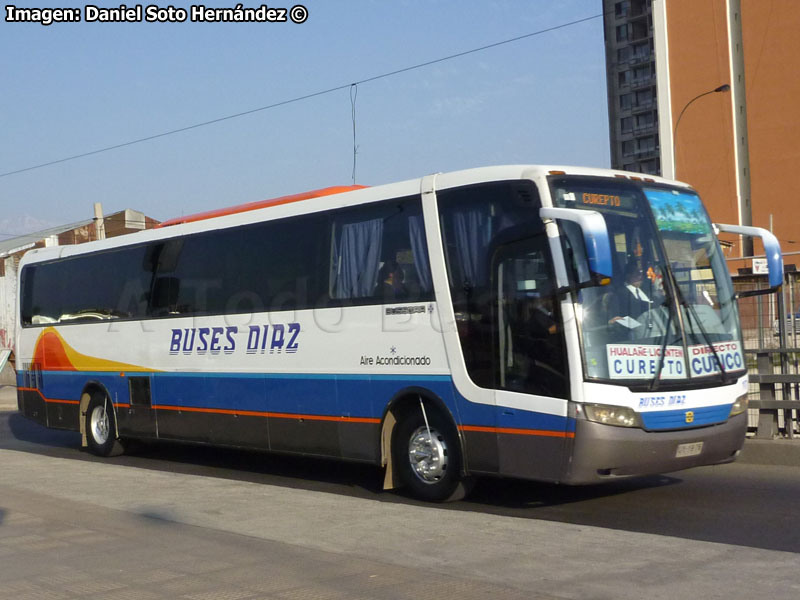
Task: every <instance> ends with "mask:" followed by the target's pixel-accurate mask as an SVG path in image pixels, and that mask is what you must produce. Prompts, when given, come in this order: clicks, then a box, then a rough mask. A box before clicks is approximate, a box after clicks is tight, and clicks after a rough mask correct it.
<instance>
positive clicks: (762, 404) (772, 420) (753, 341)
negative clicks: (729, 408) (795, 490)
mask: <svg viewBox="0 0 800 600" xmlns="http://www.w3.org/2000/svg"><path fill="white" fill-rule="evenodd" d="M733 283H734V288H735V290H736V292H746V291H751V290H760V289H766V288H767V287H769V284H768V283H767V277H766V275H740V276H737V277H734V278H733ZM739 315H740V317H741V321H742V335H743V337H744V347H745V355H746V357H747V366H748V371H749V375H750V389H749V399H750V406H751V409H750V411H749V413H748V416H749V420H748V424H749V427H750V430H751V432H752V433H754V434H755V435H756V436H757V437H762V438H774V437H777V436H786V437H795V436H798V435H800V431H799V430H798V427H800V423H798V416H800V415H799V413H800V272H789V273H786V275H785V280H784V286H783V288H782V290H781V291H779V292H777V293H772V294H766V295H763V296H752V297H745V298H740V299H739Z"/></svg>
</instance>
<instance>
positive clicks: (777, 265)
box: [714, 223, 783, 296]
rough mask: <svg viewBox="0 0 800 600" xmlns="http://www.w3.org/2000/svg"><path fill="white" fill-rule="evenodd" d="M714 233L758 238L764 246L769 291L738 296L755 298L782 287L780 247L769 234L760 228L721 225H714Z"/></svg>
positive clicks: (758, 291) (745, 293)
mask: <svg viewBox="0 0 800 600" xmlns="http://www.w3.org/2000/svg"><path fill="white" fill-rule="evenodd" d="M714 229H715V233H716V234H717V235H719V233H734V234H738V235H746V236H748V237H759V238H761V242H762V243H763V244H764V251H765V253H766V255H767V267H768V269H769V289H766V290H757V291H755V292H743V293H741V294H739V295H740V296H757V295H760V294H769V293H772V292H774V291H775V290H777V289H778V288H779V287H781V286H782V285H783V256H782V255H781V245H780V242H778V238H776V237H775V236H774V235H773V234H772V233H771V232H769V231H767V230H766V229H763V228H761V227H746V226H744V225H722V224H719V223H714Z"/></svg>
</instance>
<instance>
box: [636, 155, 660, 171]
mask: <svg viewBox="0 0 800 600" xmlns="http://www.w3.org/2000/svg"><path fill="white" fill-rule="evenodd" d="M640 167H641V169H642V173H648V174H650V175H658V174H659V172H660V170H661V168H660V161H659V160H658V159H657V158H651V159H649V160H643V161H642V162H641V163H640Z"/></svg>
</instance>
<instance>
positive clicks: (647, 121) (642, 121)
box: [636, 112, 656, 129]
mask: <svg viewBox="0 0 800 600" xmlns="http://www.w3.org/2000/svg"><path fill="white" fill-rule="evenodd" d="M655 123H656V116H655V113H652V112H646V113H642V114H640V115H636V128H637V129H642V128H644V127H652V126H653V125H655Z"/></svg>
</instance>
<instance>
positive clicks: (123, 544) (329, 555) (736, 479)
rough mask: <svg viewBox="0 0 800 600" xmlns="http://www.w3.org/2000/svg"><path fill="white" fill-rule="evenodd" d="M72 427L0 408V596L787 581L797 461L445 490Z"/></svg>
mask: <svg viewBox="0 0 800 600" xmlns="http://www.w3.org/2000/svg"><path fill="white" fill-rule="evenodd" d="M77 442H78V440H77V436H76V435H75V434H71V433H64V432H56V431H50V430H45V429H43V428H41V427H38V426H37V425H35V424H33V423H30V422H29V421H27V420H25V419H22V418H21V417H19V415H16V414H14V413H9V412H5V413H0V581H3V582H4V585H3V586H0V598H3V597H6V596H8V597H12V596H13V597H14V598H17V599H19V598H21V597H26V596H25V594H27V597H54V598H62V597H63V598H72V597H78V596H79V595H81V594H86V593H88V591H87V590H90V588H91V586H92V585H94V586H95V588H96V589H94V592H98V593H99V592H103V593H105V594H106V595H107V596H108V597H112V596H113V597H115V598H117V599H119V598H128V597H131V598H133V597H142V598H151V597H152V598H157V597H187V598H197V599H200V598H217V597H219V598H251V597H269V598H272V597H276V598H284V597H285V598H290V597H291V598H339V597H366V598H373V597H374V598H386V597H397V598H406V597H412V596H413V597H418V596H420V595H424V596H431V595H438V596H441V597H443V598H449V597H459V598H464V597H467V598H472V597H479V596H480V597H482V598H485V597H498V598H501V597H523V596H524V597H526V598H643V597H648V598H697V597H708V598H717V597H719V598H723V597H725V598H744V597H751V596H755V595H761V594H768V595H769V596H770V597H771V598H796V597H799V596H800V570H798V565H800V557H798V554H800V528H799V527H798V526H797V523H798V516H800V510H798V509H797V508H796V506H797V502H798V499H800V469H798V468H791V467H780V466H763V465H749V464H735V465H727V466H724V467H715V468H704V469H696V470H693V471H688V472H684V473H679V474H675V475H671V476H666V477H653V478H644V479H641V480H634V481H627V482H620V483H617V484H614V485H612V486H604V487H601V488H578V489H575V488H561V487H557V486H547V485H537V484H530V483H522V482H505V481H494V480H486V481H483V482H481V483H480V484H479V485H478V487H477V488H476V490H475V493H474V494H473V496H472V497H471V498H470V499H469V501H465V502H460V503H455V504H452V505H448V506H445V507H440V506H431V505H423V504H420V503H417V502H414V501H412V500H409V499H406V498H404V497H403V496H401V495H398V494H393V493H385V492H381V491H380V489H379V483H380V474H379V473H378V471H377V470H376V469H373V468H371V467H363V466H354V465H342V464H339V463H332V462H328V461H317V460H310V459H297V458H287V457H274V456H270V455H265V454H254V453H244V452H234V451H220V450H214V449H204V448H195V447H186V446H171V445H170V446H168V445H160V446H157V447H144V448H142V449H140V451H139V452H138V453H137V454H135V455H132V456H124V457H119V458H116V459H111V460H104V461H103V460H99V459H95V458H94V457H91V456H90V455H88V454H87V453H85V452H82V451H80V450H79V449H78V448H77V446H78V443H77ZM62 580H63V581H65V582H66V583H64V584H61V583H59V582H61V581H62ZM9 581H10V582H12V583H13V585H11V586H10V587H9V585H6V582H9ZM48 594H50V595H48ZM52 594H62V595H60V596H59V595H52ZM101 596H102V594H101V595H100V596H98V597H101Z"/></svg>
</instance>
